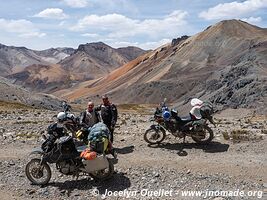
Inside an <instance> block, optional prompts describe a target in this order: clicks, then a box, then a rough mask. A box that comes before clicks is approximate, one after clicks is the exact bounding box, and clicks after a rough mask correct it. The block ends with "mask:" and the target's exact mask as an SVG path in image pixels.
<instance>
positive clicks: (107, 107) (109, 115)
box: [96, 95, 118, 143]
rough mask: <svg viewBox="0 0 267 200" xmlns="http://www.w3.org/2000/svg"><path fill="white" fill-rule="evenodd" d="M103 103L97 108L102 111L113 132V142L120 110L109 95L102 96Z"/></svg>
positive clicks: (105, 121)
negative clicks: (110, 99)
mask: <svg viewBox="0 0 267 200" xmlns="http://www.w3.org/2000/svg"><path fill="white" fill-rule="evenodd" d="M102 101H103V104H101V105H99V106H98V107H97V108H96V110H97V111H100V113H101V118H102V120H103V123H104V124H106V125H107V127H108V128H109V130H110V133H111V139H110V140H111V142H112V143H113V132H114V129H115V125H116V123H117V118H118V111H117V107H116V106H115V105H114V104H112V103H111V102H110V101H109V99H108V96H107V95H103V96H102Z"/></svg>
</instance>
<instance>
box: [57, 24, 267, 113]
mask: <svg viewBox="0 0 267 200" xmlns="http://www.w3.org/2000/svg"><path fill="white" fill-rule="evenodd" d="M266 55H267V29H266V28H259V27H257V26H253V25H250V24H248V23H246V22H243V21H240V20H225V21H221V22H219V23H217V24H215V25H213V26H210V27H208V28H207V29H206V30H204V31H203V32H200V33H198V34H196V35H194V36H192V37H189V38H187V37H184V38H177V39H175V40H173V42H172V43H171V44H166V45H164V46H162V47H159V48H158V49H156V50H154V51H151V52H148V53H147V54H145V55H142V56H140V57H138V58H136V59H135V60H133V61H131V62H129V63H127V64H125V65H124V66H122V67H120V68H118V69H116V70H115V71H113V72H112V73H110V74H109V75H107V76H105V77H103V78H100V79H97V80H93V81H87V82H84V83H81V84H80V85H77V86H76V87H75V88H72V90H64V91H59V92H57V93H56V94H58V95H62V96H64V97H66V98H69V99H70V100H82V99H85V98H90V99H94V98H95V99H97V98H98V96H99V95H101V94H104V93H108V94H109V95H110V96H111V98H112V99H113V101H115V102H118V103H159V102H160V101H162V99H163V98H164V97H167V99H168V102H170V103H173V104H174V105H175V106H176V107H180V106H183V105H185V104H186V103H188V102H189V100H190V98H192V97H198V98H201V99H203V100H209V101H211V102H213V103H214V104H215V105H217V108H218V109H224V108H228V107H231V108H240V107H244V108H258V109H259V110H261V108H265V109H266V108H267V107H266V102H267V60H266Z"/></svg>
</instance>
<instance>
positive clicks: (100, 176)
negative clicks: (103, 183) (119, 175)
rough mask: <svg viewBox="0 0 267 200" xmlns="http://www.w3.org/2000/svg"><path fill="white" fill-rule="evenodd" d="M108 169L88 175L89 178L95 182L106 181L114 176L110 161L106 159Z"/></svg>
mask: <svg viewBox="0 0 267 200" xmlns="http://www.w3.org/2000/svg"><path fill="white" fill-rule="evenodd" d="M108 164H109V166H108V168H107V169H103V170H99V171H96V172H93V173H90V176H91V177H92V178H93V179H95V180H107V179H109V178H111V177H112V176H113V174H114V165H113V163H112V161H111V160H110V159H108Z"/></svg>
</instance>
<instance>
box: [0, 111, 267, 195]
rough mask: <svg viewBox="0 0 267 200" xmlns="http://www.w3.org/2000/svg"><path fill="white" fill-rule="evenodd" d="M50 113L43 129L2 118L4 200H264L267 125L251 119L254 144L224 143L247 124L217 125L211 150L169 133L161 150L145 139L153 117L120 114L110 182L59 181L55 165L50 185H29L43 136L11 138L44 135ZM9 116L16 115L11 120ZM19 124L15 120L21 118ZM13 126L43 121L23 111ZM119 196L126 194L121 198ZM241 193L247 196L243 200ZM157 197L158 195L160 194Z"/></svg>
mask: <svg viewBox="0 0 267 200" xmlns="http://www.w3.org/2000/svg"><path fill="white" fill-rule="evenodd" d="M52 114H53V113H49V112H48V113H45V114H44V116H47V118H46V119H47V121H46V122H44V124H41V125H40V123H15V122H12V123H13V124H12V126H11V120H10V119H9V120H7V121H4V120H5V118H4V117H3V118H2V127H4V126H3V123H4V124H8V123H10V124H9V126H5V127H4V129H5V132H4V133H2V134H1V141H2V144H1V149H0V180H1V183H0V189H1V190H0V196H1V199H94V198H95V199H101V198H102V199H203V198H205V199H258V198H259V197H261V199H264V198H266V197H267V196H266V185H267V156H266V152H267V139H266V135H265V134H260V133H261V130H262V127H261V125H262V126H263V128H264V127H265V126H266V124H265V121H263V120H260V122H258V121H257V125H259V126H260V129H257V127H256V126H254V125H255V122H254V121H250V123H251V124H250V125H249V124H246V123H245V122H244V126H245V125H248V127H247V129H249V130H250V131H251V133H253V134H254V133H255V134H257V133H259V134H260V138H261V139H259V140H254V139H252V140H249V141H241V142H239V143H233V141H232V140H225V139H224V137H223V136H222V135H223V134H222V133H223V132H224V131H228V132H231V130H230V129H233V127H235V128H236V129H238V128H240V124H242V123H243V122H242V123H239V122H238V121H233V120H232V119H229V120H225V119H220V120H219V121H221V122H220V124H219V126H218V127H217V128H213V130H214V133H215V135H216V137H215V139H214V141H213V142H212V143H211V144H209V145H197V144H195V143H194V142H193V141H192V140H191V139H190V138H187V140H186V144H184V145H182V144H181V142H182V141H181V140H177V139H175V137H174V136H172V135H168V137H167V139H166V140H165V141H164V142H163V143H162V144H161V145H157V146H148V145H147V144H146V143H145V141H144V140H143V133H144V131H145V129H146V128H148V127H149V122H147V121H146V119H147V118H148V116H142V115H139V114H129V113H126V114H124V115H122V117H121V118H120V121H119V123H118V124H119V125H118V127H117V129H116V131H115V143H114V146H115V147H116V148H117V152H118V159H119V161H118V163H117V164H116V165H115V169H116V174H114V177H113V178H112V179H110V180H107V181H105V182H96V181H94V180H92V179H90V178H88V177H85V176H81V177H80V178H79V179H78V180H77V181H76V180H75V179H72V177H71V176H63V175H61V174H60V173H59V172H57V171H56V170H55V167H54V166H51V167H52V179H51V181H50V183H49V184H48V185H47V186H46V187H39V186H35V185H31V184H30V182H29V181H28V180H27V179H26V177H25V173H24V167H25V164H26V163H27V161H28V160H29V158H28V153H29V152H30V150H31V149H32V148H33V147H34V146H38V144H39V143H40V142H39V143H38V142H37V140H38V137H28V138H27V137H26V138H25V137H22V136H21V134H20V136H19V137H16V136H15V135H12V134H10V132H11V133H13V132H14V134H18V132H20V133H21V131H22V132H23V131H24V130H25V129H28V128H32V129H36V131H38V132H40V131H42V130H39V128H41V127H43V126H45V123H46V124H48V122H49V116H51V115H52ZM44 116H43V117H44ZM11 117H12V114H11V116H9V118H11ZM14 118H17V115H16V117H15V116H14ZM217 120H218V119H217ZM16 121H24V122H33V121H38V119H36V117H34V114H33V116H31V115H30V114H29V115H27V113H26V114H25V113H23V114H22V115H21V119H20V120H16ZM43 121H45V120H43ZM7 122H8V123H7ZM237 124H239V125H237ZM253 124H254V125H253ZM22 126H24V128H23V129H21V127H22ZM10 127H12V128H10ZM14 127H15V128H14ZM253 127H254V128H253ZM0 129H1V128H0ZM31 135H35V133H31ZM159 190H160V191H159ZM95 191H97V192H99V194H100V196H98V197H95V196H94V194H95ZM119 191H122V193H121V195H119V193H118V192H119ZM123 191H124V193H123ZM149 191H150V193H149ZM163 191H165V193H164V192H163ZM185 191H200V192H202V193H201V195H200V196H198V194H190V195H189V194H184V192H185ZM212 191H213V193H212ZM215 191H217V193H215ZM222 191H228V196H223V197H218V196H222V195H221V194H222V193H219V192H222ZM231 191H232V192H237V191H238V192H239V193H238V194H237V196H229V192H231ZM242 191H243V192H244V193H245V195H246V196H244V197H242V198H241V196H240V194H241V193H240V192H242ZM127 192H128V193H127ZM155 192H158V193H156V194H157V195H156V194H155ZM160 192H161V193H160ZM166 192H167V193H166ZM205 192H209V195H205V194H206V193H205ZM264 192H265V196H264ZM106 193H107V195H106ZM170 193H171V195H170ZM127 194H128V196H127ZM105 195H106V196H105ZM259 199H260V198H259Z"/></svg>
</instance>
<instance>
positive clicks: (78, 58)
mask: <svg viewBox="0 0 267 200" xmlns="http://www.w3.org/2000/svg"><path fill="white" fill-rule="evenodd" d="M144 52H145V51H144V50H142V49H140V48H137V47H125V48H119V49H114V48H112V47H110V46H108V45H106V44H104V43H102V42H98V43H90V44H82V45H79V47H78V49H77V50H74V49H71V48H56V49H54V48H51V49H47V50H43V51H34V53H35V54H36V55H38V56H39V57H42V63H44V64H42V63H37V64H31V65H28V66H26V67H24V68H21V70H17V71H14V70H13V71H14V72H13V73H11V74H9V75H7V76H6V78H8V79H11V80H12V81H13V83H15V84H19V85H23V86H26V87H28V88H31V89H33V90H35V91H42V92H48V93H50V92H54V91H56V90H59V89H63V88H71V87H72V86H73V85H74V84H77V83H79V82H80V81H85V80H90V79H95V78H98V77H100V76H103V75H106V74H108V73H109V72H111V71H112V70H114V69H115V68H117V67H119V66H121V65H123V64H125V63H127V62H129V59H134V58H136V57H137V56H139V55H140V54H143V53H144ZM68 55H70V56H68ZM63 58H64V59H63ZM58 60H60V62H58V63H57V64H51V63H55V62H56V61H58ZM47 63H48V64H47Z"/></svg>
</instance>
